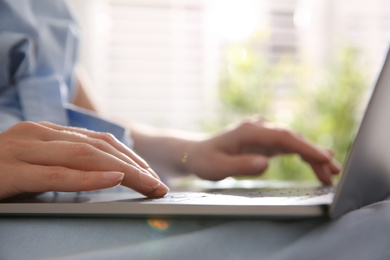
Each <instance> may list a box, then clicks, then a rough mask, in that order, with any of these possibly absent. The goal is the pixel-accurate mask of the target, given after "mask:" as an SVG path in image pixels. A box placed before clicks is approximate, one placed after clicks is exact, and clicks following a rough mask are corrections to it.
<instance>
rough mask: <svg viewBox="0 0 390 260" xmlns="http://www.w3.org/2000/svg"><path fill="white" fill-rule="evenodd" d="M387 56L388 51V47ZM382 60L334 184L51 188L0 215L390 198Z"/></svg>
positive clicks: (341, 203) (337, 212) (177, 211)
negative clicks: (150, 190) (158, 193)
mask: <svg viewBox="0 0 390 260" xmlns="http://www.w3.org/2000/svg"><path fill="white" fill-rule="evenodd" d="M389 53H390V52H389ZM389 53H388V54H387V58H386V60H385V63H384V65H383V68H382V71H381V73H380V75H379V77H378V80H377V83H376V86H375V88H374V91H373V92H372V96H371V99H370V102H369V104H368V107H367V109H366V112H365V115H364V117H363V120H362V123H361V126H360V128H359V131H358V133H357V135H356V138H355V140H354V142H353V145H352V147H351V150H350V153H349V156H348V159H347V161H346V162H345V164H344V168H343V173H342V177H341V180H340V182H339V184H338V185H337V188H333V187H313V186H310V185H309V184H307V183H302V182H299V183H297V182H281V181H245V180H244V181H235V180H234V179H227V180H224V181H221V182H216V183H211V182H200V185H198V184H199V183H197V182H195V183H193V185H192V188H191V189H190V190H183V189H182V190H174V189H173V191H172V192H170V193H168V194H167V195H166V196H165V197H164V198H160V199H147V198H145V197H143V196H142V195H139V194H137V193H136V192H134V191H131V190H130V189H127V188H123V187H122V188H116V189H109V190H105V191H97V192H79V193H60V192H49V193H45V194H42V195H40V196H38V197H36V198H34V199H28V200H16V201H7V202H2V203H0V214H1V215H46V216H47V215H49V216H50V215H51V216H64V215H71V216H134V217H135V216H159V217H163V216H234V217H287V218H292V217H315V216H322V215H328V216H330V217H331V218H338V217H340V216H341V215H343V214H345V213H347V212H349V211H352V210H355V209H358V208H361V207H364V206H366V205H369V204H372V203H375V202H378V201H380V200H383V199H385V198H387V197H388V196H389V195H390V54H389Z"/></svg>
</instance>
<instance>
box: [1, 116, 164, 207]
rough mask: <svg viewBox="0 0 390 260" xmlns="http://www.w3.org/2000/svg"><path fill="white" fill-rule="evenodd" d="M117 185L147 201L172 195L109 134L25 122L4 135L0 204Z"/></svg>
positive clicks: (3, 133) (146, 165)
mask: <svg viewBox="0 0 390 260" xmlns="http://www.w3.org/2000/svg"><path fill="white" fill-rule="evenodd" d="M118 184H122V185H123V186H126V187H129V188H131V189H133V190H135V191H137V192H139V193H141V194H143V195H145V196H147V197H162V196H164V195H165V194H166V193H167V192H168V190H169V189H168V187H167V186H166V185H165V184H163V183H162V182H161V181H160V179H159V177H158V176H157V174H156V173H155V172H154V171H153V170H152V169H151V168H150V167H149V166H148V164H147V163H146V162H145V161H144V160H143V159H141V158H140V157H139V156H138V155H136V154H135V153H134V152H133V151H132V150H130V149H129V148H128V147H127V146H125V145H124V144H122V143H121V142H119V141H118V140H117V139H116V138H115V137H114V136H113V135H111V134H108V133H100V132H94V131H91V130H87V129H81V128H75V127H64V126H60V125H56V124H53V123H48V122H42V123H32V122H21V123H18V124H16V125H15V126H13V127H11V128H9V129H8V130H6V131H4V132H2V133H0V199H4V198H7V197H12V196H15V195H19V194H24V193H41V192H46V191H64V192H75V191H90V190H98V189H105V188H110V187H114V186H116V185H118Z"/></svg>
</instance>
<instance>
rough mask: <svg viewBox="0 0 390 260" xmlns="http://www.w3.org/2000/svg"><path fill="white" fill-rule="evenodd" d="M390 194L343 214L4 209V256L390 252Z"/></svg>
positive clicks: (368, 255)
mask: <svg viewBox="0 0 390 260" xmlns="http://www.w3.org/2000/svg"><path fill="white" fill-rule="evenodd" d="M389 234H390V201H389V200H385V201H382V202H378V203H375V204H372V205H370V206H367V207H364V208H362V209H359V210H355V211H353V212H350V213H348V214H346V215H344V216H343V217H341V218H340V219H338V220H334V221H331V220H329V219H327V218H316V219H301V220H270V219H268V220H267V219H257V220H254V219H252V220H248V219H227V218H225V219H224V218H213V219H210V218H197V219H196V218H174V219H147V218H64V217H53V218H43V217H41V218H39V217H0V259H13V260H14V259H94V260H95V259H153V258H156V259H271V260H277V259H278V260H279V259H289V260H290V259H390V235H389Z"/></svg>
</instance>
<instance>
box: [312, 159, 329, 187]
mask: <svg viewBox="0 0 390 260" xmlns="http://www.w3.org/2000/svg"><path fill="white" fill-rule="evenodd" d="M311 167H312V169H313V171H314V172H315V174H316V175H317V177H318V179H319V180H320V181H321V182H322V183H324V184H325V185H332V182H333V181H332V171H331V169H330V166H329V165H328V164H311Z"/></svg>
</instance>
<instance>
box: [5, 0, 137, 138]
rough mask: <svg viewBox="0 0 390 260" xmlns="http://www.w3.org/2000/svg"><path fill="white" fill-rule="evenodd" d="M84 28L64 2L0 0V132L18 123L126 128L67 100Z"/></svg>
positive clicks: (120, 133)
mask: <svg viewBox="0 0 390 260" xmlns="http://www.w3.org/2000/svg"><path fill="white" fill-rule="evenodd" d="M79 34H80V30H79V27H78V25H77V24H76V22H75V21H74V19H73V18H72V15H71V13H70V12H69V9H68V8H67V6H66V4H65V3H64V2H63V1H62V0H0V131H4V130H5V129H7V128H9V127H11V126H13V125H14V124H16V123H18V122H20V121H24V120H26V121H33V122H39V121H49V122H53V123H57V124H60V125H69V126H77V127H84V128H89V129H92V130H95V131H102V132H111V133H113V134H114V135H115V136H116V137H117V138H118V139H119V140H121V141H122V142H124V143H126V144H128V145H129V144H130V140H129V134H128V133H127V131H126V129H125V128H124V127H122V126H119V125H117V124H114V123H112V122H108V121H106V120H103V119H101V118H99V117H97V116H95V115H93V114H92V113H88V112H86V111H85V110H82V109H80V108H78V107H76V106H72V105H70V104H69V103H70V102H71V100H72V97H73V95H74V82H73V81H74V66H75V63H76V61H77V51H78V44H79Z"/></svg>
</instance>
